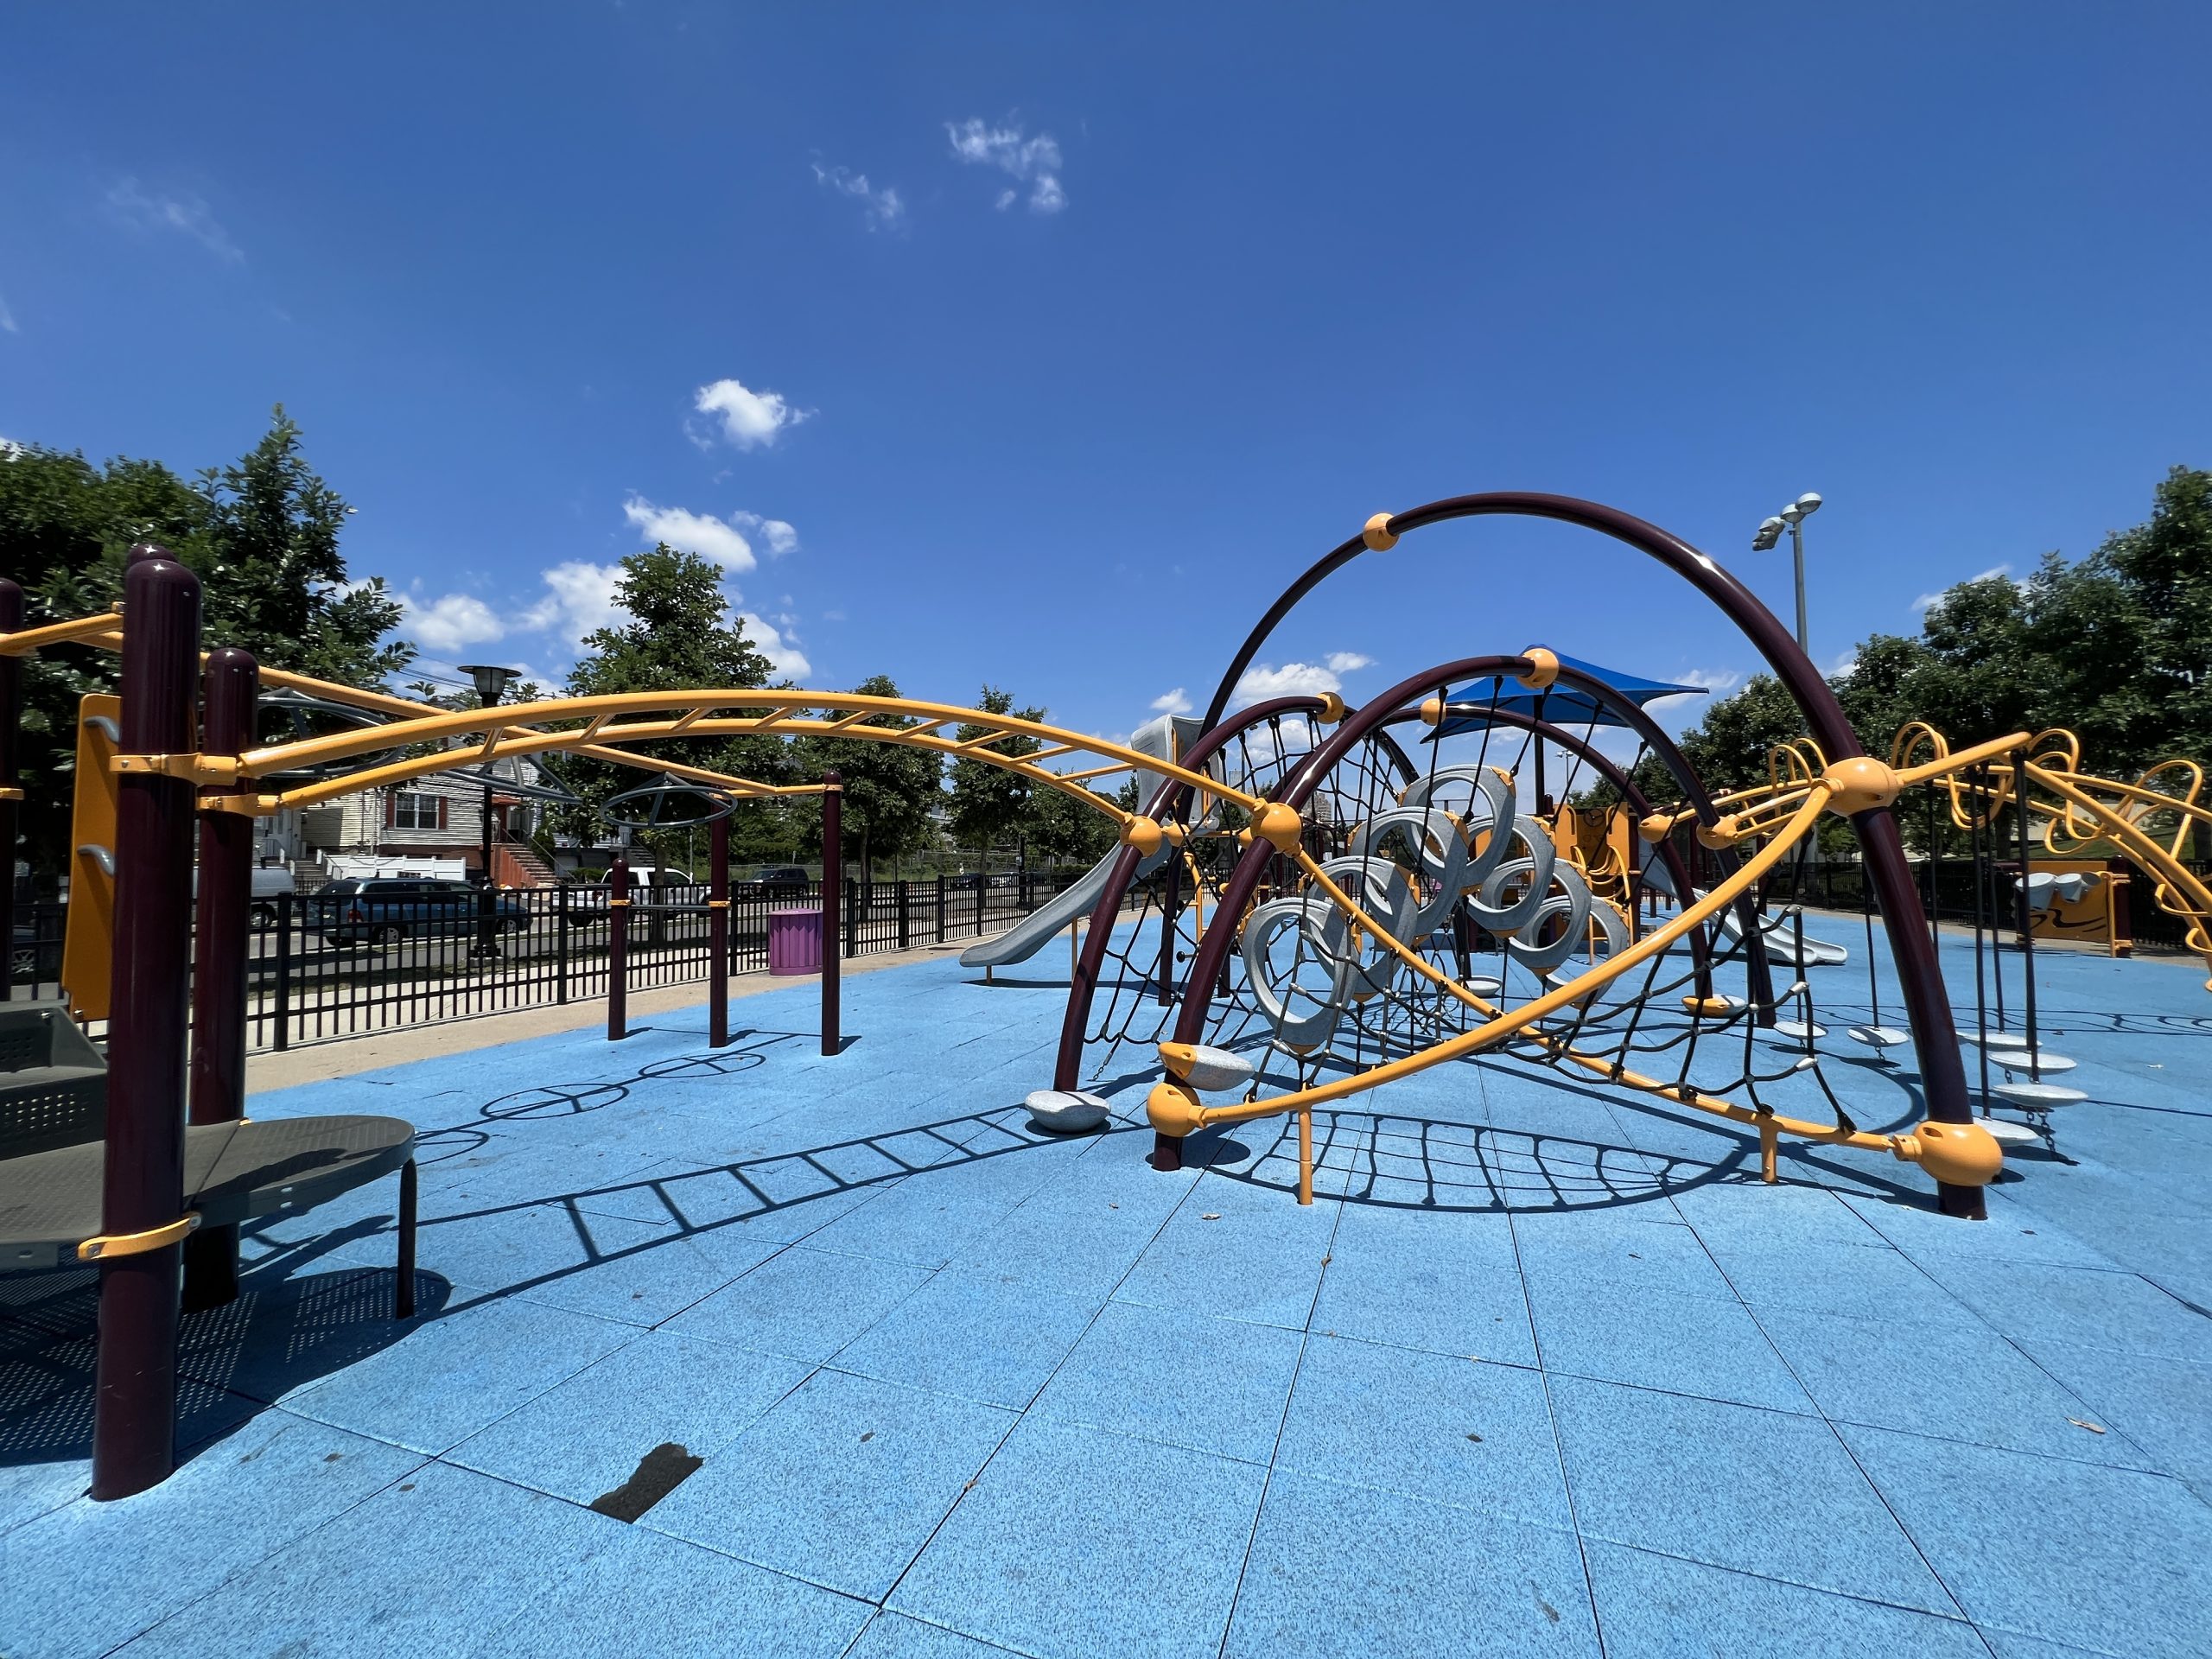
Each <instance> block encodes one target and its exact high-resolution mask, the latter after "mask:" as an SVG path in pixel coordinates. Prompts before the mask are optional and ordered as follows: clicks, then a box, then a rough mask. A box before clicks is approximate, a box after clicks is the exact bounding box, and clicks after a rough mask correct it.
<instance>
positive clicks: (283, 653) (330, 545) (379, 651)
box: [0, 404, 415, 875]
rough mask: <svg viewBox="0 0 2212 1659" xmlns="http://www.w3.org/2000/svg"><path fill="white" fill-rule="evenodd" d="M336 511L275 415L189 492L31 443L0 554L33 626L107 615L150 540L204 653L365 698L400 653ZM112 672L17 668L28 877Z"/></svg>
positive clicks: (127, 462) (390, 607) (69, 663)
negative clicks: (83, 716) (82, 733)
mask: <svg viewBox="0 0 2212 1659" xmlns="http://www.w3.org/2000/svg"><path fill="white" fill-rule="evenodd" d="M346 512H347V509H346V503H345V501H344V500H343V499H341V498H340V496H339V495H338V493H336V492H335V491H334V490H333V489H331V488H330V486H328V485H327V484H326V483H324V481H323V480H322V479H321V477H320V476H319V475H317V474H316V473H315V470H314V469H313V468H312V467H310V466H309V465H308V461H307V459H306V457H305V455H304V454H302V448H301V442H300V429H299V427H298V426H297V425H296V423H294V422H293V421H292V420H291V418H290V417H289V416H287V415H286V414H285V413H284V410H283V406H282V405H281V404H280V405H278V406H277V410H275V412H274V414H273V416H271V419H270V426H269V430H268V432H267V434H266V435H264V437H263V438H262V440H261V441H260V442H258V443H257V444H256V445H255V446H254V447H253V448H251V450H249V451H248V452H247V453H246V454H245V455H244V456H242V457H241V458H240V459H239V460H238V461H236V462H234V463H232V465H230V466H227V467H217V468H210V469H209V470H207V471H205V472H202V473H200V474H199V475H198V476H197V478H196V479H195V480H194V481H192V482H190V483H187V482H186V481H185V480H183V479H181V478H180V477H178V476H177V474H175V473H174V472H172V471H171V470H170V469H169V468H168V467H165V466H163V465H162V463H161V462H159V461H137V460H131V459H129V458H118V459H116V460H112V461H108V462H106V463H105V465H103V466H97V467H96V466H94V465H93V464H92V463H91V462H90V461H86V459H85V457H84V456H83V455H82V454H76V453H70V452H64V451H61V450H57V449H50V448H43V447H41V446H39V445H35V444H34V445H30V446H29V447H26V448H22V449H21V450H18V451H16V452H13V453H12V454H10V455H9V456H8V457H7V458H6V459H5V460H4V461H0V548H4V549H5V550H6V560H7V565H6V569H7V574H8V575H10V576H12V577H13V578H15V579H16V581H17V582H21V583H22V586H23V588H24V591H25V594H26V597H27V599H28V601H29V606H28V609H29V614H30V620H31V621H32V622H33V623H34V624H35V623H39V622H50V621H59V620H63V619H65V618H68V617H73V616H81V615H85V614H87V613H97V612H99V611H103V610H107V609H111V608H112V607H114V605H115V604H116V602H117V601H118V600H119V599H120V598H121V597H122V593H123V560H124V553H125V552H126V551H127V550H129V548H130V545H131V543H134V542H140V541H151V542H156V543H160V544H161V545H162V546H163V547H165V548H167V549H168V550H169V552H170V553H171V554H172V555H174V556H175V557H176V558H177V559H178V560H180V561H181V563H184V564H185V565H187V566H188V568H190V569H192V570H194V572H196V573H197V574H198V575H199V576H200V583H201V607H202V616H203V635H202V637H203V642H204V643H205V644H206V645H208V646H209V647H213V646H216V645H239V646H243V647H244V648H245V649H246V650H248V651H251V652H253V653H254V655H255V656H257V657H258V658H260V659H261V660H262V661H263V662H264V663H267V664H270V666H272V667H278V668H285V669H289V670H292V671H295V672H298V673H303V674H312V675H315V676H316V677H318V678H321V679H327V680H334V681H338V682H340V683H344V684H348V685H359V686H369V687H377V686H381V685H383V684H384V683H385V681H386V679H387V678H388V677H390V676H391V675H392V674H394V673H397V672H398V671H401V670H403V669H404V668H405V666H406V665H407V664H408V663H409V662H410V660H412V658H413V657H414V654H415V653H414V648H413V647H412V646H411V645H408V644H406V643H405V642H404V641H397V640H391V639H387V638H386V636H387V635H388V634H389V633H390V632H391V630H392V629H393V628H394V627H395V626H397V624H398V622H399V621H400V619H401V614H402V613H401V607H400V606H399V603H398V601H397V600H396V599H394V598H393V597H392V595H391V594H390V593H389V592H387V591H386V590H385V586H384V583H383V582H382V581H381V580H380V579H378V578H371V579H370V580H369V581H367V582H359V583H356V582H349V580H348V578H347V572H346V560H345V556H344V555H343V553H342V552H341V551H340V547H339V539H340V532H341V531H343V529H344V527H345V522H346ZM117 672H118V658H116V657H115V656H113V655H112V654H111V653H110V652H103V651H97V650H94V649H92V648H90V647H86V646H76V645H69V646H60V647H57V648H55V649H54V650H52V651H47V652H41V653H39V655H38V656H36V657H35V658H32V659H31V661H30V662H29V664H28V665H27V669H26V672H25V675H24V682H25V685H24V692H25V709H24V724H23V773H24V793H25V801H24V811H23V833H24V842H25V845H24V849H23V855H24V856H25V857H27V858H28V859H29V861H30V863H31V865H32V867H33V868H35V869H36V870H38V871H40V872H41V873H43V874H49V875H50V874H53V873H54V872H55V871H58V870H59V869H60V868H62V867H63V865H64V864H65V862H66V859H67V839H68V816H69V805H70V778H71V774H72V772H73V769H74V757H75V753H76V722H77V704H78V700H79V698H80V697H82V696H85V695H86V694H87V693H89V692H95V691H112V690H115V687H116V683H117Z"/></svg>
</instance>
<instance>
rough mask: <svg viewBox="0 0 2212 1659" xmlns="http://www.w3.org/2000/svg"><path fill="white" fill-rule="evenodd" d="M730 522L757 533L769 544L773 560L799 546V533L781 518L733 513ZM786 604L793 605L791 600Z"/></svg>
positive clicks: (753, 513) (752, 513)
mask: <svg viewBox="0 0 2212 1659" xmlns="http://www.w3.org/2000/svg"><path fill="white" fill-rule="evenodd" d="M729 521H730V523H732V524H742V525H743V526H744V527H745V528H746V529H747V530H750V531H758V532H759V533H760V539H761V540H762V541H764V542H766V543H768V554H769V556H770V557H772V558H778V559H780V558H782V557H783V556H784V555H785V554H786V553H788V552H790V551H791V550H792V549H793V548H796V547H797V546H798V531H795V530H793V529H792V528H791V526H790V525H789V524H785V522H784V521H783V520H782V519H780V518H762V517H761V516H760V514H759V513H757V512H733V513H732V514H730V516H729ZM784 602H785V604H786V605H788V604H789V603H791V601H789V600H785V601H784Z"/></svg>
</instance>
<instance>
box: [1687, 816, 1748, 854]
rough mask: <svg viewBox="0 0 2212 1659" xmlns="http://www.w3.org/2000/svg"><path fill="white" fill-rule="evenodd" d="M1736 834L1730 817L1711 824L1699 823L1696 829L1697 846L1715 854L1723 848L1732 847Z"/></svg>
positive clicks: (1736, 831)
mask: <svg viewBox="0 0 2212 1659" xmlns="http://www.w3.org/2000/svg"><path fill="white" fill-rule="evenodd" d="M1738 833H1739V832H1738V828H1737V823H1736V820H1735V819H1734V818H1732V817H1723V818H1721V819H1719V820H1718V821H1717V822H1715V823H1700V825H1698V827H1697V842H1698V845H1699V846H1700V847H1710V848H1712V849H1713V851H1714V852H1716V853H1717V852H1719V850H1720V849H1722V848H1723V847H1733V846H1734V845H1735V844H1736V837H1737V835H1738Z"/></svg>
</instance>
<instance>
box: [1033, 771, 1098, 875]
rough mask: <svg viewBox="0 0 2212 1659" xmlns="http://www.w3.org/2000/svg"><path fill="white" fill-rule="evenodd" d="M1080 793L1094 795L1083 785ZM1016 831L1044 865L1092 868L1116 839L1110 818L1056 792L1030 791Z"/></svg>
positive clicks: (1058, 791) (1055, 790) (1066, 795)
mask: <svg viewBox="0 0 2212 1659" xmlns="http://www.w3.org/2000/svg"><path fill="white" fill-rule="evenodd" d="M1096 793H1097V791H1095V790H1093V789H1091V788H1090V786H1089V785H1084V794H1085V795H1086V796H1096ZM1020 830H1021V835H1022V837H1023V839H1024V840H1025V841H1026V842H1027V843H1028V849H1029V853H1030V855H1031V857H1032V858H1033V859H1035V860H1037V861H1041V862H1046V863H1065V864H1095V863H1096V862H1097V861H1099V860H1100V859H1102V858H1103V857H1105V855H1107V854H1108V853H1109V852H1110V851H1112V850H1113V847H1114V843H1115V841H1116V833H1115V825H1114V821H1113V820H1112V819H1111V818H1109V817H1107V816H1106V815H1105V814H1104V813H1103V812H1102V811H1100V810H1098V809H1097V808H1096V807H1094V806H1090V805H1087V804H1084V802H1083V801H1080V800H1078V799H1077V798H1075V797H1074V796H1072V795H1070V794H1068V793H1066V792H1065V791H1063V790H1058V789H1038V788H1032V790H1031V791H1030V796H1029V807H1028V810H1027V812H1025V813H1024V814H1023V816H1022V819H1021V824H1020Z"/></svg>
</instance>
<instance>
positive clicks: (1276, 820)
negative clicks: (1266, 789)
mask: <svg viewBox="0 0 2212 1659" xmlns="http://www.w3.org/2000/svg"><path fill="white" fill-rule="evenodd" d="M1252 828H1253V829H1254V830H1255V832H1257V833H1258V835H1259V836H1260V837H1261V839H1262V840H1263V841H1265V842H1267V843H1268V845H1269V846H1270V847H1273V848H1274V849H1275V850H1276V851H1277V852H1279V853H1287V852H1289V851H1291V850H1293V849H1294V848H1296V847H1297V845H1298V843H1299V842H1300V838H1301V837H1302V836H1304V834H1305V829H1306V826H1305V825H1304V823H1301V822H1300V819H1299V817H1298V809H1297V808H1296V807H1294V806H1293V805H1291V804H1289V803H1288V802H1287V801H1269V802H1268V804H1266V805H1265V806H1263V807H1262V808H1261V809H1260V810H1258V811H1257V812H1255V813H1254V814H1253V815H1252Z"/></svg>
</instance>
